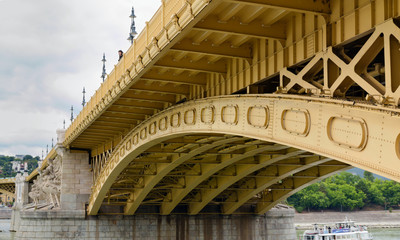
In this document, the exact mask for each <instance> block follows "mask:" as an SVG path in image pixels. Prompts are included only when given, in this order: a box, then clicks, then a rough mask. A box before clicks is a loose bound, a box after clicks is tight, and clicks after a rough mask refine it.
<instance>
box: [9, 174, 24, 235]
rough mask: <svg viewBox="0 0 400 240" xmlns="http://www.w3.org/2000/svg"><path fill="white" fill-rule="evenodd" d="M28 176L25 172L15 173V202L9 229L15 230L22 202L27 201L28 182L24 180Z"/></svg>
mask: <svg viewBox="0 0 400 240" xmlns="http://www.w3.org/2000/svg"><path fill="white" fill-rule="evenodd" d="M27 176H28V173H27V172H24V173H23V174H22V173H17V176H15V203H14V206H13V211H12V214H11V225H10V231H16V230H18V228H19V223H20V211H21V209H22V207H23V205H24V204H27V203H28V201H29V196H28V193H29V183H28V182H26V181H25V178H26V177H27Z"/></svg>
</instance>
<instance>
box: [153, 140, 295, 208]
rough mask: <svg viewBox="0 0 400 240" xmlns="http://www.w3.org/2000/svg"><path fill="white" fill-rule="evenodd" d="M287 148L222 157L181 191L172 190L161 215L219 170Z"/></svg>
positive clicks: (251, 151) (264, 149) (260, 150)
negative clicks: (256, 156) (253, 157)
mask: <svg viewBox="0 0 400 240" xmlns="http://www.w3.org/2000/svg"><path fill="white" fill-rule="evenodd" d="M285 148H288V147H287V146H263V147H256V148H255V149H252V150H250V151H248V152H246V153H244V154H241V155H239V156H235V157H232V158H231V157H229V156H224V157H223V158H222V159H221V160H222V161H221V163H220V164H218V165H216V166H210V167H209V168H207V169H204V170H205V171H204V170H203V172H204V173H203V174H201V175H200V176H196V177H191V178H187V180H186V187H185V188H183V189H173V190H172V193H171V196H172V197H173V201H171V202H163V204H162V205H161V214H163V215H167V214H170V213H171V211H172V210H173V209H174V208H175V207H176V206H177V205H178V204H179V202H180V201H181V200H182V199H183V198H184V197H185V196H186V195H187V194H189V193H190V192H191V191H192V190H193V189H194V188H195V187H196V186H198V185H199V184H200V183H202V182H203V181H205V180H206V179H208V178H209V177H210V176H211V175H213V174H214V173H216V172H218V171H220V170H221V169H223V168H225V167H227V166H229V165H231V164H234V163H235V162H238V161H240V160H243V159H246V158H248V157H252V156H254V155H256V154H259V153H262V152H265V151H276V150H283V149H285Z"/></svg>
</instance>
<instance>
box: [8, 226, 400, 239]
mask: <svg viewBox="0 0 400 240" xmlns="http://www.w3.org/2000/svg"><path fill="white" fill-rule="evenodd" d="M303 232H304V230H298V231H297V239H299V236H301V235H302V234H303ZM368 232H370V233H372V236H373V237H374V240H399V239H400V228H369V229H368ZM0 239H1V238H0Z"/></svg>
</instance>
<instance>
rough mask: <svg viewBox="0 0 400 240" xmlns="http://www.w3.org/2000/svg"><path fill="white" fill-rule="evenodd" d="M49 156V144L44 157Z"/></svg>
mask: <svg viewBox="0 0 400 240" xmlns="http://www.w3.org/2000/svg"><path fill="white" fill-rule="evenodd" d="M48 154H49V144H47V148H46V156H47V155H48Z"/></svg>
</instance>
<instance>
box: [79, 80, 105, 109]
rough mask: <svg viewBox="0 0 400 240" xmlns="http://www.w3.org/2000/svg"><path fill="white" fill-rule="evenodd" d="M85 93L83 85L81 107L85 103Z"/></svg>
mask: <svg viewBox="0 0 400 240" xmlns="http://www.w3.org/2000/svg"><path fill="white" fill-rule="evenodd" d="M103 82H104V79H103ZM85 93H86V91H85V87H83V91H82V94H83V99H82V107H84V106H85V104H86V100H85Z"/></svg>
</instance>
